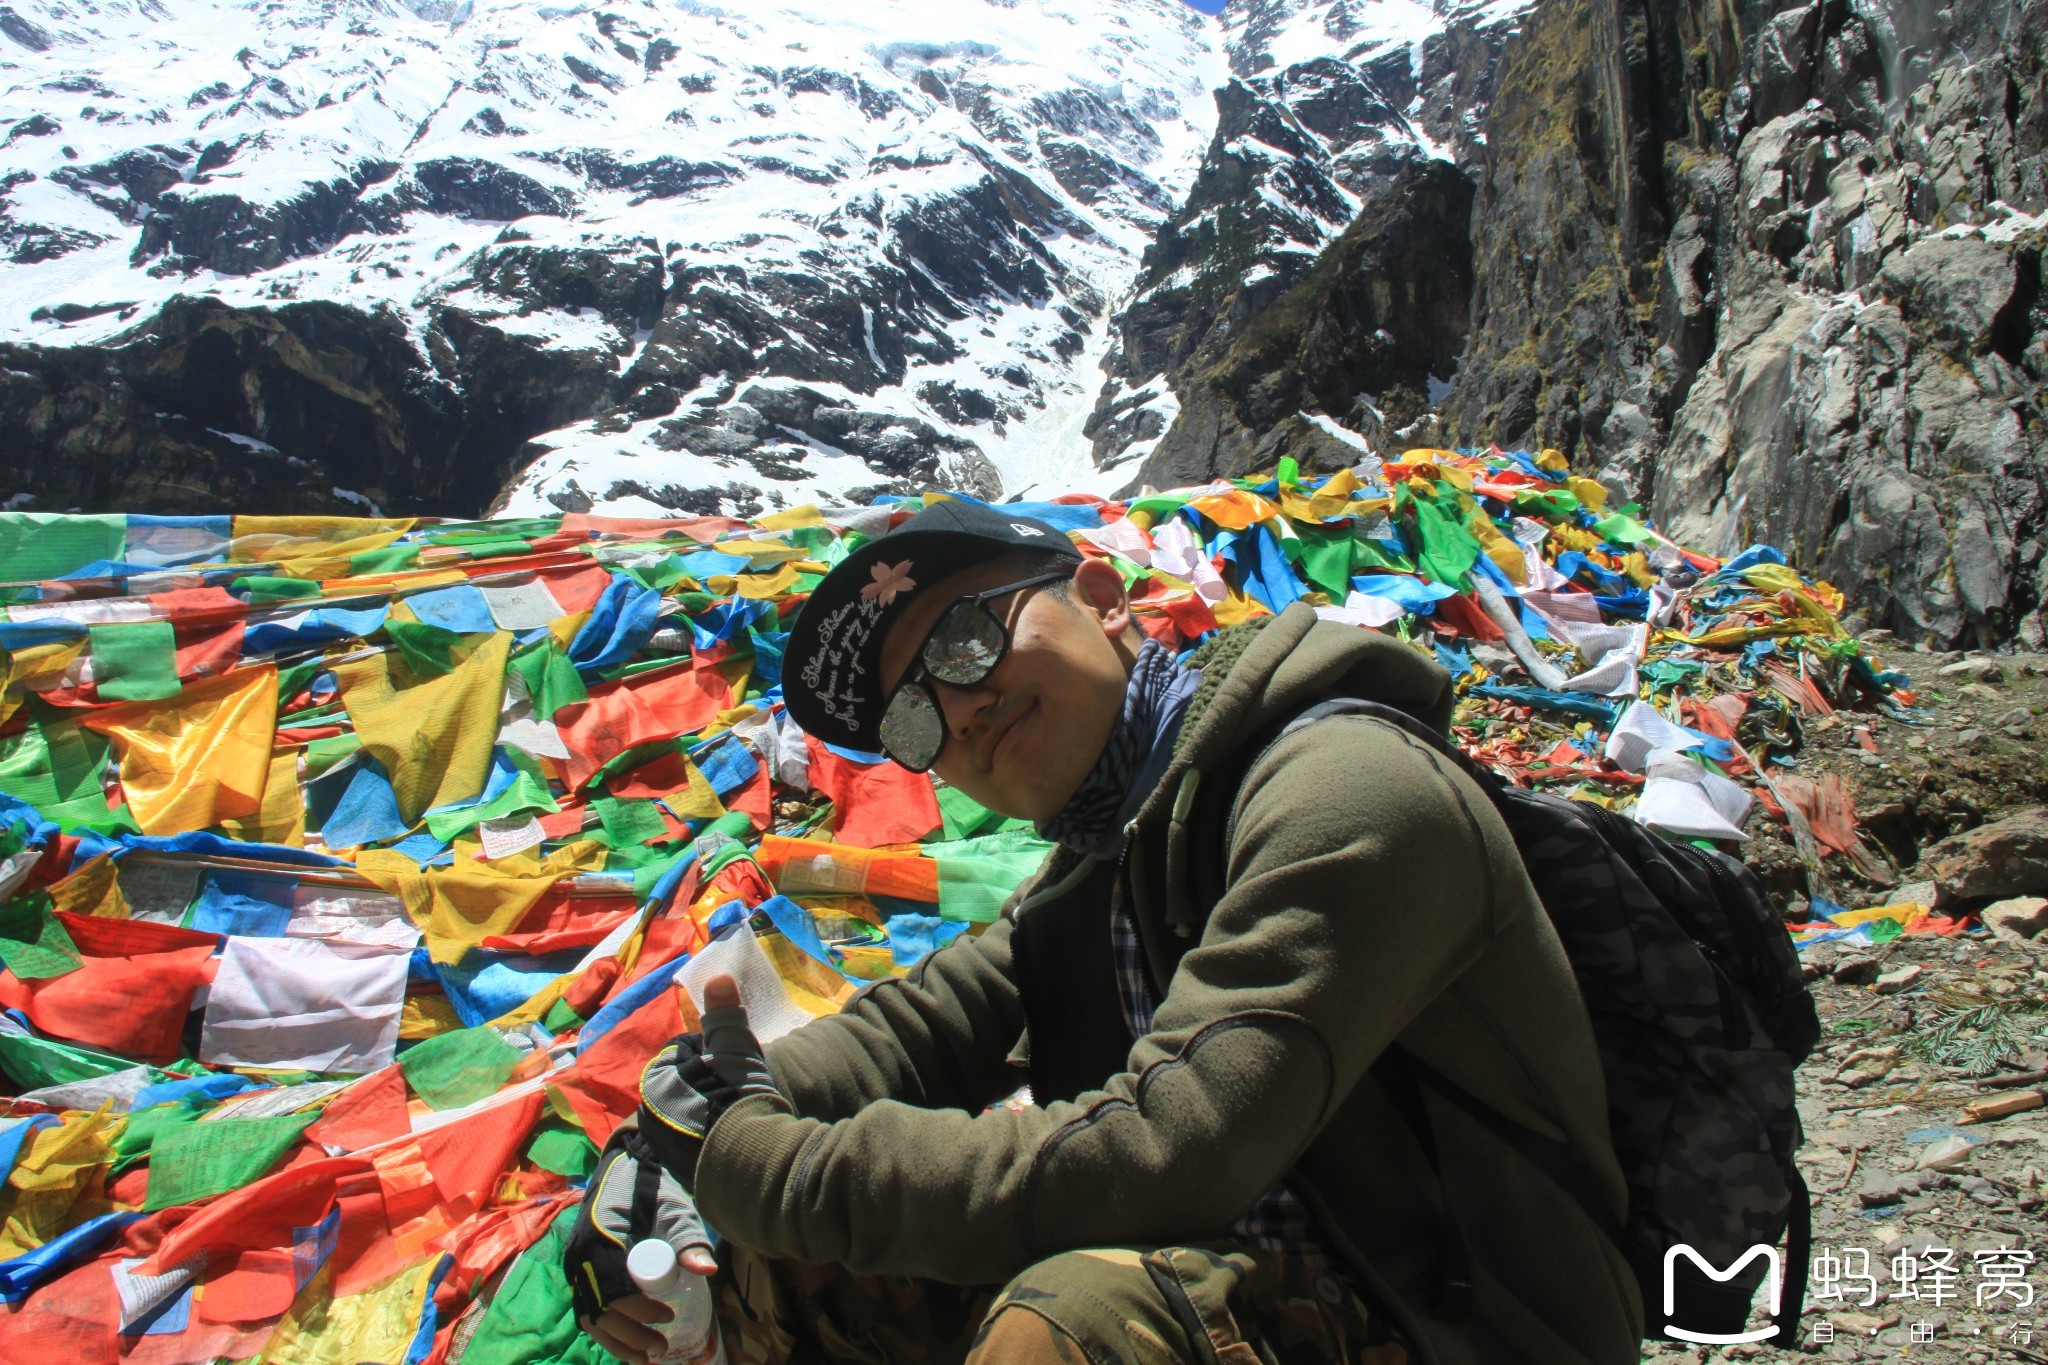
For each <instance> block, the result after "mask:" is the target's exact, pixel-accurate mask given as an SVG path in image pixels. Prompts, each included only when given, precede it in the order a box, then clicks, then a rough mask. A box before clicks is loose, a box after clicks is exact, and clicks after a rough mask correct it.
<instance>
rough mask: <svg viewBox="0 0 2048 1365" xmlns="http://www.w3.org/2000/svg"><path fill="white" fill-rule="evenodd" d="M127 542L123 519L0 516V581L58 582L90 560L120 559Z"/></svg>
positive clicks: (53, 514) (47, 514)
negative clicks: (48, 579) (57, 579)
mask: <svg viewBox="0 0 2048 1365" xmlns="http://www.w3.org/2000/svg"><path fill="white" fill-rule="evenodd" d="M127 543H128V518H127V516H126V515H125V514H116V515H111V516H81V515H79V514H77V513H72V512H0V579H6V580H9V581H21V580H27V579H37V580H40V579H45V578H62V577H63V576H64V575H65V574H68V573H70V572H72V571H73V570H75V569H82V568H84V567H85V566H86V565H88V564H91V563H92V562H94V561H95V560H100V559H119V558H120V557H121V555H122V552H123V550H124V549H125V548H126V546H127Z"/></svg>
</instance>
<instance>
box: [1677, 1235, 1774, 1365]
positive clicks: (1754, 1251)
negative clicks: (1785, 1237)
mask: <svg viewBox="0 0 2048 1365" xmlns="http://www.w3.org/2000/svg"><path fill="white" fill-rule="evenodd" d="M1680 1255H1684V1256H1686V1257H1688V1258H1690V1259H1691V1261H1692V1263H1693V1264H1694V1265H1696V1266H1698V1267H1699V1268H1700V1270H1701V1272H1702V1273H1703V1274H1705V1275H1706V1277H1707V1278H1708V1279H1710V1280H1720V1281H1723V1282H1725V1281H1728V1280H1732V1279H1734V1278H1735V1277H1736V1276H1737V1275H1740V1274H1741V1273H1742V1268H1743V1267H1744V1266H1746V1265H1748V1264H1749V1263H1750V1262H1751V1261H1754V1260H1755V1259H1756V1258H1757V1257H1759V1256H1761V1257H1763V1258H1764V1261H1765V1263H1766V1264H1767V1265H1769V1266H1770V1271H1769V1273H1768V1274H1767V1275H1766V1276H1765V1277H1764V1282H1765V1283H1766V1284H1768V1285H1769V1286H1770V1290H1771V1316H1772V1317H1773V1318H1775V1317H1777V1316H1778V1307H1779V1305H1780V1304H1781V1303H1782V1302H1783V1300H1784V1297H1785V1264H1784V1262H1783V1261H1782V1260H1780V1259H1779V1257H1778V1249H1777V1248H1776V1247H1774V1246H1765V1245H1763V1244H1761V1243H1759V1244H1757V1245H1756V1246H1753V1247H1751V1248H1750V1249H1749V1250H1748V1251H1745V1252H1743V1253H1742V1256H1741V1258H1740V1259H1738V1260H1737V1261H1736V1262H1735V1264H1734V1265H1731V1266H1729V1267H1728V1268H1727V1269H1726V1270H1716V1269H1714V1267H1712V1266H1710V1265H1708V1264H1707V1258H1706V1257H1704V1256H1702V1255H1700V1254H1699V1253H1698V1252H1697V1251H1694V1250H1693V1249H1692V1248H1691V1247H1689V1246H1687V1245H1686V1244H1685V1243H1683V1242H1679V1243H1676V1244H1674V1245H1672V1246H1670V1247H1668V1248H1666V1249H1665V1252H1664V1316H1665V1317H1666V1318H1669V1317H1670V1316H1671V1315H1672V1313H1674V1312H1676V1311H1677V1308H1678V1286H1677V1285H1676V1284H1675V1283H1674V1282H1673V1277H1672V1274H1671V1269H1672V1267H1673V1266H1675V1265H1676V1264H1677V1263H1678V1258H1679V1256H1680ZM1664 1330H1665V1332H1666V1333H1668V1334H1669V1335H1671V1336H1674V1337H1677V1338H1678V1339H1679V1340H1680V1341H1704V1342H1711V1343H1713V1344H1715V1345H1722V1344H1726V1343H1729V1342H1738V1341H1762V1340H1764V1339H1765V1338H1766V1337H1774V1336H1776V1335H1777V1334H1778V1326H1777V1324H1776V1323H1775V1322H1774V1323H1772V1324H1771V1325H1770V1326H1768V1327H1764V1328H1760V1329H1758V1330H1757V1331H1754V1332H1738V1333H1735V1334H1734V1335H1731V1336H1719V1335H1716V1334H1714V1333H1712V1332H1693V1331H1688V1330H1687V1329H1685V1328H1683V1327H1680V1326H1679V1325H1678V1324H1677V1323H1674V1322H1666V1323H1665V1324H1664Z"/></svg>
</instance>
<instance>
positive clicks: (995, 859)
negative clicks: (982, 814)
mask: <svg viewBox="0 0 2048 1365" xmlns="http://www.w3.org/2000/svg"><path fill="white" fill-rule="evenodd" d="M1051 851H1052V845H1051V844H1049V843H1047V842H1046V841H1045V840H1043V839H1041V838H1039V837H1038V836H1037V835H1036V834H1033V833H1031V832H1029V831H1026V830H1015V831H1011V832H1009V833H1004V834H988V835H983V836H982V837H980V838H978V839H963V840H961V841H959V842H957V843H936V844H926V845H925V847H924V852H925V854H926V856H927V857H931V858H935V859H937V860H938V864H939V917H940V918H941V919H950V920H961V921H964V922H966V923H969V924H989V923H993V922H994V920H995V918H996V916H997V915H999V914H1000V913H1001V912H1002V908H1003V902H1005V901H1007V900H1008V899H1009V898H1010V893H1011V892H1012V891H1014V890H1015V889H1016V888H1017V884H1018V883H1019V882H1021V881H1023V880H1024V878H1026V877H1028V876H1030V875H1031V874H1032V873H1033V872H1035V871H1037V870H1038V867H1039V865H1040V864H1041V863H1043V862H1044V861H1045V855H1046V854H1047V853H1049V852H1051Z"/></svg>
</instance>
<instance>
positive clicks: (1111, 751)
mask: <svg viewBox="0 0 2048 1365" xmlns="http://www.w3.org/2000/svg"><path fill="white" fill-rule="evenodd" d="M1201 680H1202V675H1201V674H1200V673H1198V672H1196V671H1195V670H1193V669H1190V668H1183V667H1181V666H1180V665H1179V664H1178V663H1176V662H1175V661H1174V657H1173V655H1172V654H1171V653H1170V652H1169V651H1168V650H1167V649H1166V647H1165V646H1163V645H1161V644H1160V643H1159V642H1158V641H1157V640H1150V639H1148V640H1146V641H1145V644H1144V646H1143V648H1141V649H1140V650H1139V651H1138V660H1137V662H1136V663H1135V664H1134V665H1133V666H1132V668H1131V678H1130V682H1129V683H1128V684H1127V685H1126V686H1125V688H1124V710H1123V714H1122V715H1121V716H1119V717H1118V718H1117V723H1116V728H1115V729H1113V730H1111V731H1110V733H1109V743H1107V744H1105V745H1104V746H1103V749H1102V756H1101V757H1100V758H1098V759H1096V760H1095V767H1094V768H1093V769H1091V770H1090V771H1089V773H1088V776H1087V777H1085V778H1083V779H1082V780H1081V785H1080V786H1079V787H1077V788H1075V790H1074V794H1073V795H1072V796H1071V797H1069V798H1067V804H1066V805H1065V806H1062V807H1061V808H1060V811H1059V813H1058V814H1057V815H1054V816H1053V817H1052V818H1051V819H1049V820H1042V821H1040V822H1039V824H1038V837H1039V838H1041V839H1050V840H1052V841H1053V842H1054V843H1056V844H1062V845H1065V846H1066V847H1067V848H1071V849H1073V850H1074V851H1075V852H1077V853H1085V854H1087V855H1088V856H1089V857H1091V858H1113V857H1115V856H1116V854H1117V850H1118V849H1119V848H1120V847H1121V846H1122V843H1123V833H1124V824H1125V822H1126V821H1128V820H1129V819H1130V817H1131V816H1132V815H1134V814H1136V813H1137V809H1138V807H1139V806H1140V805H1141V804H1143V802H1144V800H1145V798H1146V797H1147V796H1149V795H1151V792H1152V788H1153V787H1154V786H1155V785H1157V783H1158V781H1159V778H1160V775H1161V774H1163V773H1164V772H1165V771H1166V764H1167V762H1168V760H1170V759H1171V758H1172V757H1173V741H1174V737H1175V736H1176V735H1178V734H1179V733H1180V722H1181V717H1183V716H1185V715H1186V714H1187V709H1188V701H1189V699H1190V698H1192V697H1193V696H1194V695H1195V684H1197V683H1199V682H1200V681H1201Z"/></svg>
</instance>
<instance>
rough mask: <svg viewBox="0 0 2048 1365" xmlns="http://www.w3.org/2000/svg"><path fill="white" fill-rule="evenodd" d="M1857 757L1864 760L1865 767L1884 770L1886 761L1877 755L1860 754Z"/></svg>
mask: <svg viewBox="0 0 2048 1365" xmlns="http://www.w3.org/2000/svg"><path fill="white" fill-rule="evenodd" d="M1856 757H1857V758H1858V759H1860V760H1862V763H1863V766H1864V767H1866V768H1882V767H1883V766H1884V760H1883V759H1881V758H1879V757H1878V756H1877V755H1876V754H1858V755H1856Z"/></svg>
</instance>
